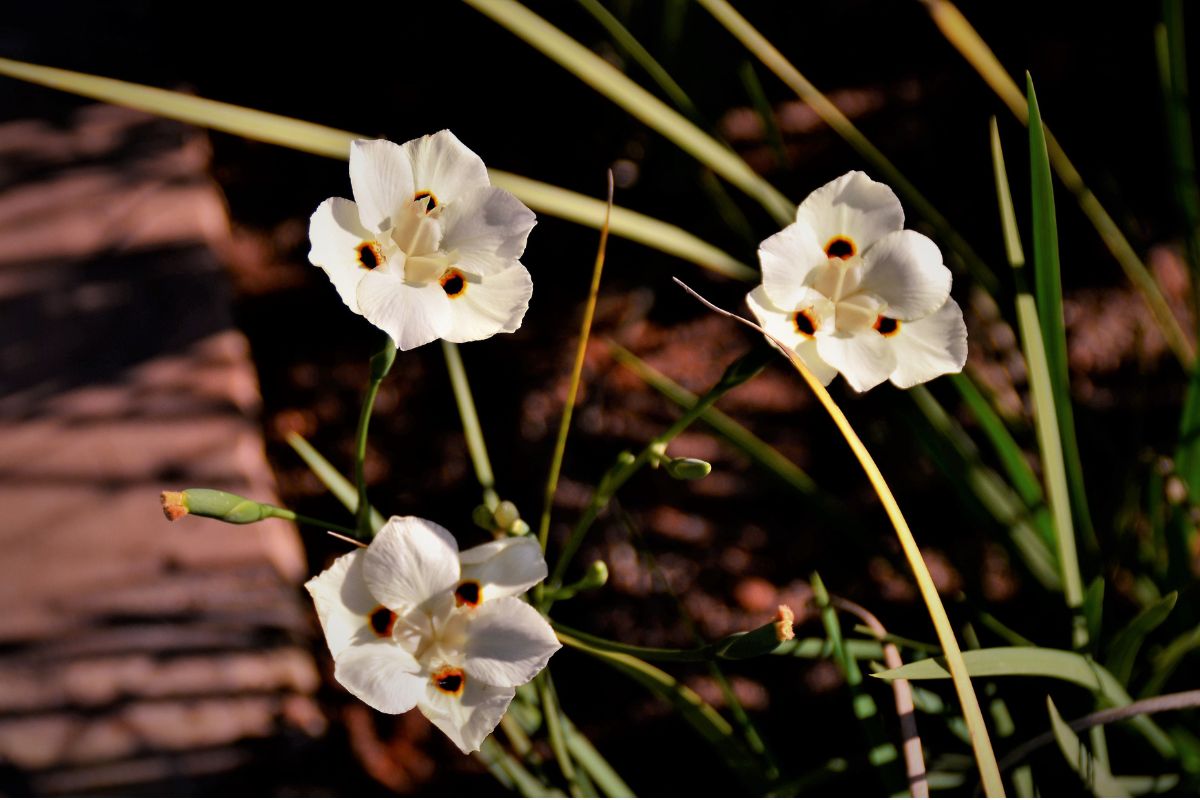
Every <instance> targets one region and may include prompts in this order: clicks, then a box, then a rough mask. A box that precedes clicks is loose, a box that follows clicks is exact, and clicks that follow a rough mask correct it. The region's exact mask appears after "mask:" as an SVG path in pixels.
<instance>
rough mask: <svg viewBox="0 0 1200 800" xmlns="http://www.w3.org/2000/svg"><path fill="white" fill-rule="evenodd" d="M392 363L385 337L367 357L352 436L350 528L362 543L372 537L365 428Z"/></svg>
mask: <svg viewBox="0 0 1200 800" xmlns="http://www.w3.org/2000/svg"><path fill="white" fill-rule="evenodd" d="M395 361H396V343H395V342H393V341H392V337H390V336H389V337H387V341H386V342H385V343H384V345H383V347H382V348H381V349H380V351H379V352H378V353H376V354H375V355H373V356H371V383H370V385H368V386H367V396H366V397H365V398H364V399H363V407H362V412H361V413H360V414H359V416H358V430H357V432H356V433H355V435H354V484H355V486H356V487H357V489H358V510H357V511H355V512H354V529H355V530H356V531H357V532H358V533H357V536H358V538H359V539H362V540H363V541H364V542H369V541H370V540H371V537H372V536H374V535H375V531H374V530H373V529H372V528H371V504H370V503H368V502H367V479H366V476H365V474H364V469H363V464H364V462H365V461H366V460H367V428H368V426H369V425H370V424H371V412H372V411H373V410H374V408H375V396H376V395H378V394H379V385H380V384H381V383H383V379H384V378H385V377H387V374H388V371H389V370H391V368H392V364H393V363H395Z"/></svg>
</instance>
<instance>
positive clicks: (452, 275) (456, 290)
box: [439, 267, 467, 299]
mask: <svg viewBox="0 0 1200 800" xmlns="http://www.w3.org/2000/svg"><path fill="white" fill-rule="evenodd" d="M439 282H440V283H441V284H442V291H444V292H445V293H446V295H447V296H448V297H450V299H454V298H456V297H461V296H462V294H463V292H465V291H466V290H467V279H466V278H465V277H464V276H463V274H462V273H461V272H459V271H458V270H456V269H454V268H453V267H451V268H450V269H448V270H446V272H445V273H444V274H443V275H442V277H441V279H440V281H439Z"/></svg>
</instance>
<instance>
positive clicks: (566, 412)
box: [538, 170, 613, 591]
mask: <svg viewBox="0 0 1200 800" xmlns="http://www.w3.org/2000/svg"><path fill="white" fill-rule="evenodd" d="M612 200H613V175H612V171H611V170H610V171H609V173H608V207H609V209H610V210H611V209H612ZM607 247H608V218H607V217H605V220H604V225H603V227H601V228H600V244H599V246H598V247H597V248H596V260H595V262H594V263H593V264H592V283H591V286H590V287H588V295H587V302H586V304H585V305H584V307H583V321H582V322H580V324H579V346H578V347H577V348H575V364H574V365H573V366H572V367H571V385H570V387H569V388H568V389H567V402H566V403H564V404H563V413H562V420H561V421H560V422H559V425H558V437H557V438H556V439H555V440H554V455H553V456H552V457H551V459H550V474H549V475H548V476H547V477H546V494H545V497H544V499H543V501H542V520H541V523H540V524H539V525H538V544H540V545H541V546H542V552H543V553H544V552H546V541H547V539H548V538H549V536H550V513H551V512H552V511H553V510H554V494H555V492H556V491H557V490H558V476H559V473H560V472H561V471H562V462H563V454H564V453H565V452H566V449H567V434H568V433H569V432H570V430H571V415H572V413H573V412H574V411H575V398H576V396H577V395H578V394H579V381H580V379H581V378H582V376H583V360H584V356H586V355H587V346H588V337H589V335H590V334H591V332H592V318H593V317H594V316H595V314H596V298H597V297H598V296H599V294H600V275H601V273H602V272H603V271H604V254H605V251H606V249H607ZM538 589H539V591H540V590H541V586H540V585H539V586H538Z"/></svg>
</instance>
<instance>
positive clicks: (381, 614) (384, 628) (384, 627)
mask: <svg viewBox="0 0 1200 800" xmlns="http://www.w3.org/2000/svg"><path fill="white" fill-rule="evenodd" d="M367 620H368V622H370V624H371V632H372V633H374V634H375V635H376V636H378V637H379V638H380V639H386V638H388V637H389V636H391V635H392V629H393V628H394V627H396V612H395V611H392V610H391V609H390V608H385V607H384V606H379V607H378V608H376V609H375V610H374V611H372V612H371V613H370V615H369V616H368V617H367Z"/></svg>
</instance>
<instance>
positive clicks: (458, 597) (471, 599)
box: [454, 581, 483, 608]
mask: <svg viewBox="0 0 1200 800" xmlns="http://www.w3.org/2000/svg"><path fill="white" fill-rule="evenodd" d="M482 602H483V587H481V586H480V585H479V581H463V582H462V583H460V584H459V585H458V588H457V589H455V590H454V605H456V606H459V607H462V606H466V607H467V608H475V606H477V605H479V604H480V603H482Z"/></svg>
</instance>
